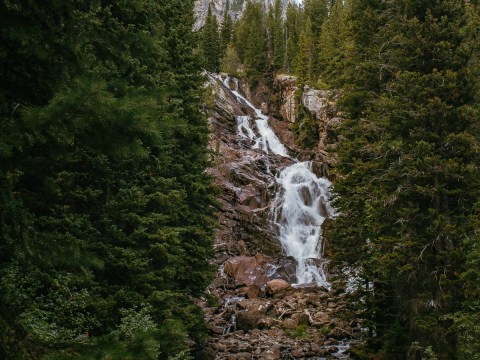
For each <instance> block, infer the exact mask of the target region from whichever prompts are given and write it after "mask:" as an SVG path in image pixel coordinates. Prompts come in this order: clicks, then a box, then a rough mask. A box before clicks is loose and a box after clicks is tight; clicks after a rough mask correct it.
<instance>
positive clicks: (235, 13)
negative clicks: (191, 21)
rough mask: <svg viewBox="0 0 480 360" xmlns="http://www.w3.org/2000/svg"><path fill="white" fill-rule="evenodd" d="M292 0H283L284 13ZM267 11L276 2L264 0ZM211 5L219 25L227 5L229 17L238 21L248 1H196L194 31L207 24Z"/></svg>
mask: <svg viewBox="0 0 480 360" xmlns="http://www.w3.org/2000/svg"><path fill="white" fill-rule="evenodd" d="M290 1H292V0H282V6H283V9H284V12H285V11H286V9H287V6H288V4H289V3H290ZM262 2H263V5H264V7H265V9H268V7H269V6H270V5H271V4H272V5H273V4H274V3H275V0H262ZM209 4H210V7H211V10H212V13H213V14H214V15H215V16H216V17H217V20H218V23H219V24H221V23H222V20H223V16H224V14H225V10H226V9H227V4H228V8H229V11H228V13H229V15H230V16H231V17H232V19H233V20H236V19H238V18H239V17H240V16H242V14H243V11H244V10H245V6H246V5H247V0H196V1H195V18H196V22H195V26H194V31H197V30H198V29H200V28H201V27H202V26H203V25H204V24H205V19H206V17H207V12H208V5H209Z"/></svg>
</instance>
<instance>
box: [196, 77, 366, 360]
mask: <svg viewBox="0 0 480 360" xmlns="http://www.w3.org/2000/svg"><path fill="white" fill-rule="evenodd" d="M208 78H209V86H210V88H211V89H212V92H213V94H214V96H215V106H211V107H212V108H210V109H208V111H209V114H210V115H211V116H210V118H209V123H210V128H211V137H210V146H211V148H212V150H213V161H214V163H215V166H214V167H213V168H211V169H210V170H209V173H210V174H211V175H213V176H214V178H215V182H216V185H217V186H218V187H219V188H220V190H221V195H220V198H219V207H220V208H219V220H220V225H221V226H220V228H219V229H218V231H217V233H216V238H215V252H216V254H215V258H214V259H213V263H214V264H215V265H217V266H218V269H219V270H218V272H217V275H216V278H215V279H214V280H213V282H212V283H211V285H210V286H209V288H208V289H207V293H209V294H210V298H209V299H208V301H207V299H204V300H203V301H202V303H201V304H200V305H201V307H202V308H203V310H204V313H205V319H206V321H207V324H208V327H209V329H210V335H211V336H210V337H209V339H208V340H207V342H206V343H205V344H203V346H202V347H201V349H200V350H199V351H198V353H197V354H196V356H197V358H199V359H211V360H213V359H272V360H276V359H297V358H298V359H300V358H308V357H313V358H318V357H324V358H327V359H349V357H348V356H347V355H346V354H343V352H344V351H346V347H345V346H344V345H345V344H344V341H349V342H352V341H355V340H354V339H355V338H357V337H359V336H360V334H361V329H360V328H359V327H358V325H357V322H355V321H354V322H352V321H351V320H352V318H351V317H349V316H348V314H349V313H348V311H347V308H346V303H345V301H344V300H343V296H344V295H342V293H341V292H339V291H337V290H330V289H325V288H323V287H319V286H315V285H308V286H292V284H294V283H295V282H296V261H295V259H293V258H291V257H287V256H285V255H284V253H283V251H282V248H281V246H280V244H279V241H278V239H277V236H278V229H276V228H275V227H274V226H272V213H271V204H272V201H274V199H275V186H276V185H275V181H274V176H275V174H278V173H279V172H280V171H282V170H283V169H284V168H285V167H287V166H289V165H291V164H292V163H293V160H292V159H291V158H288V157H279V156H275V155H274V154H271V153H268V154H267V153H265V152H263V151H261V150H260V149H252V146H251V145H252V143H251V142H252V140H250V139H249V138H248V137H244V138H241V137H239V136H238V134H237V131H238V127H237V126H238V124H237V119H236V117H237V116H245V115H252V111H253V109H252V108H251V107H249V106H248V105H247V104H246V103H242V102H239V101H238V99H237V98H235V96H233V95H232V93H231V92H230V91H229V89H228V88H227V86H226V85H225V84H224V83H223V81H220V79H219V78H218V77H216V76H213V75H208ZM282 81H284V82H285V89H286V90H285V93H284V94H282V95H281V96H286V98H288V97H289V96H291V94H292V89H293V88H294V78H291V77H290V78H286V79H284V80H282ZM227 85H232V84H227ZM242 88H244V89H247V88H248V87H246V86H245V84H244V86H242V84H239V89H240V90H239V91H241V89H242ZM244 94H245V92H244ZM245 95H247V94H245ZM330 98H331V97H330V94H324V93H320V92H315V91H313V92H311V95H308V97H307V98H306V100H305V103H304V106H306V107H307V104H308V107H307V108H308V109H309V111H311V112H312V114H313V113H315V116H317V118H318V119H319V121H324V122H326V123H328V121H331V119H328V114H329V111H327V110H326V109H327V108H329V107H331V106H333V105H332V103H331V100H330ZM256 99H257V101H254V103H255V106H256V107H257V108H259V109H260V108H261V105H262V104H261V103H262V102H264V101H265V98H263V97H262V96H260V97H257V98H256ZM288 101H289V100H286V102H284V104H283V105H282V106H283V107H284V110H281V107H280V106H276V105H275V104H273V103H274V102H270V103H269V105H270V106H264V107H263V108H264V109H263V110H262V111H263V112H268V111H271V112H272V113H275V114H280V113H281V111H284V113H283V114H285V117H281V116H278V119H275V118H273V117H270V119H269V123H270V127H271V128H273V129H274V131H275V132H276V134H277V136H278V137H279V138H280V140H281V141H282V142H283V143H284V144H286V145H287V149H288V152H289V153H291V154H292V155H295V156H296V157H297V158H298V157H300V156H304V157H305V158H309V159H311V160H312V161H313V162H314V167H315V166H316V167H317V168H318V169H319V170H318V171H319V173H324V172H328V171H324V170H322V168H325V167H326V168H328V167H329V165H328V164H325V163H324V162H323V161H322V158H321V157H320V156H319V155H318V154H317V153H316V152H317V151H318V148H316V149H313V150H309V151H305V150H302V149H299V148H298V147H297V146H296V145H295V136H294V134H293V132H292V131H291V129H290V127H291V124H292V123H293V122H294V121H295V119H294V118H293V117H292V116H293V115H292V114H294V111H293V113H288V112H287V111H286V109H287V108H288V107H289V106H295V105H294V103H293V102H292V103H290V104H288ZM292 101H293V100H292ZM272 104H273V105H272ZM279 109H280V110H279ZM290 109H292V108H290ZM275 111H277V112H275ZM289 111H290V110H289ZM288 114H290V115H288ZM317 114H318V115H317ZM289 116H290V117H289ZM327 138H328V136H327ZM321 141H322V140H321ZM321 141H320V143H321ZM320 146H323V145H321V144H319V147H320ZM322 150H323V151H324V149H322ZM315 163H316V165H315ZM340 315H342V316H344V317H342V316H340ZM345 316H346V317H345ZM352 316H353V315H352ZM352 339H353V340H352Z"/></svg>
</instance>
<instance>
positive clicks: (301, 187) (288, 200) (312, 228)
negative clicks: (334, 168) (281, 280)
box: [273, 162, 333, 288]
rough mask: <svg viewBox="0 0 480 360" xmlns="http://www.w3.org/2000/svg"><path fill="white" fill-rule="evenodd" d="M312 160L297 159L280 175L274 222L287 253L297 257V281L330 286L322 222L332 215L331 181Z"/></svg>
mask: <svg viewBox="0 0 480 360" xmlns="http://www.w3.org/2000/svg"><path fill="white" fill-rule="evenodd" d="M311 165H312V164H311V162H298V163H295V164H293V165H290V166H289V167H287V168H286V169H284V170H283V171H282V172H281V173H280V174H279V176H278V177H277V183H278V184H280V185H281V190H280V191H279V192H278V194H277V198H276V201H275V203H274V209H273V210H274V215H275V217H274V218H275V223H276V224H277V225H278V227H279V230H280V236H279V237H280V242H281V244H282V247H283V249H284V250H285V253H286V254H287V255H288V256H292V257H294V258H295V260H296V261H297V269H296V275H297V283H298V284H309V283H312V282H315V283H317V284H319V285H323V286H325V287H327V288H328V287H329V283H328V281H327V278H326V275H325V272H324V270H323V263H322V260H323V259H322V254H323V253H324V248H323V247H324V246H323V245H324V244H323V241H322V240H323V239H322V224H323V222H324V220H325V219H326V218H327V217H330V216H332V215H333V209H332V207H331V206H330V204H329V202H328V199H329V188H330V185H331V184H330V181H328V180H327V179H325V178H318V177H317V176H316V175H315V174H314V173H313V172H312V170H311Z"/></svg>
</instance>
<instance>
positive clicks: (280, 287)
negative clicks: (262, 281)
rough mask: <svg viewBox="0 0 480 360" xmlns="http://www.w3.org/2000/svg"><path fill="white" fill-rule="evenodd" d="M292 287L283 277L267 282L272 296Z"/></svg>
mask: <svg viewBox="0 0 480 360" xmlns="http://www.w3.org/2000/svg"><path fill="white" fill-rule="evenodd" d="M290 288H291V286H290V284H289V283H288V282H286V281H285V280H283V279H274V280H270V281H269V282H267V294H268V295H271V296H275V295H279V294H281V293H284V292H285V291H286V290H288V289H290Z"/></svg>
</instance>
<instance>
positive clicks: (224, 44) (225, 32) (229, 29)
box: [220, 0, 233, 58]
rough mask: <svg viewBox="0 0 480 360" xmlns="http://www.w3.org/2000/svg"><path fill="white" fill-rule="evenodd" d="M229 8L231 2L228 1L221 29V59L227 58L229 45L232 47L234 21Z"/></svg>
mask: <svg viewBox="0 0 480 360" xmlns="http://www.w3.org/2000/svg"><path fill="white" fill-rule="evenodd" d="M229 8H230V7H229V2H228V0H227V6H226V9H225V14H224V15H223V21H222V28H221V29H220V58H223V57H224V56H225V54H226V52H227V48H228V45H230V43H231V41H232V34H233V20H232V17H231V16H230V15H229V14H228V10H229Z"/></svg>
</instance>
